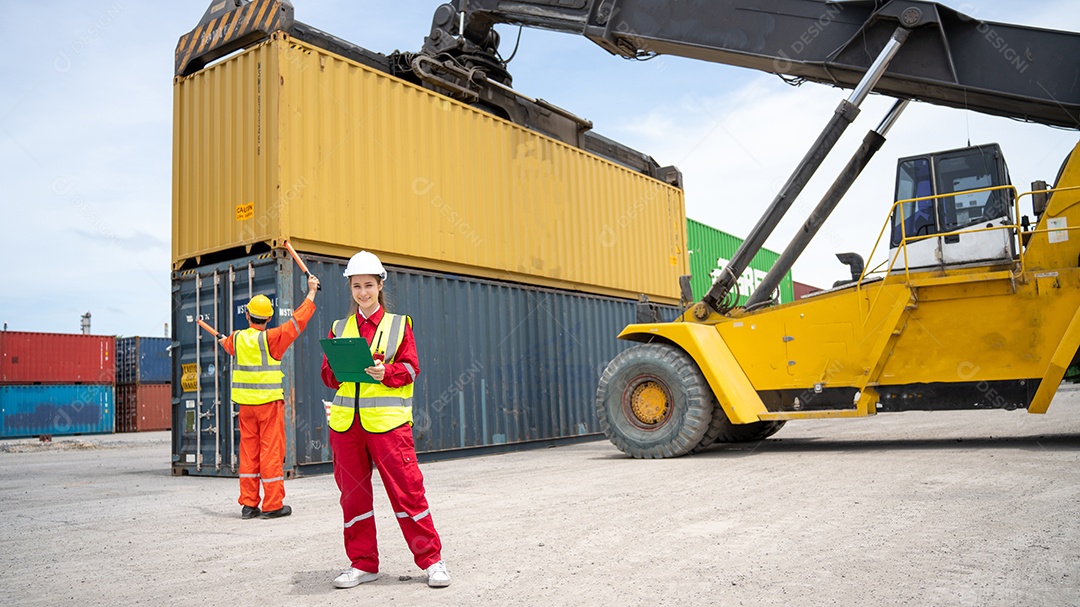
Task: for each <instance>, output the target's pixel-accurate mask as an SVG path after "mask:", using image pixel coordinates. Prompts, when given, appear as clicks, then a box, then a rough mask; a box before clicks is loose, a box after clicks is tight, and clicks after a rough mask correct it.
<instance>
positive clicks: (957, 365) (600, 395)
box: [400, 0, 1080, 458]
mask: <svg viewBox="0 0 1080 607" xmlns="http://www.w3.org/2000/svg"><path fill="white" fill-rule="evenodd" d="M496 24H517V25H521V26H526V27H541V28H546V29H551V30H556V31H562V32H567V33H574V34H580V35H584V36H586V37H588V38H589V39H591V40H593V41H594V42H596V43H597V44H599V45H600V46H601V47H603V48H604V49H606V50H607V51H609V52H611V53H613V54H616V55H621V56H623V57H627V58H632V59H633V58H637V59H641V58H648V57H651V56H653V55H657V54H672V55H679V56H684V57H691V58H697V59H702V60H706V61H714V62H721V63H726V64H731V65H738V66H743V67H748V68H753V69H758V70H763V71H768V72H772V73H777V74H780V75H781V76H783V77H785V78H789V79H797V80H800V81H801V80H806V81H812V82H819V83H825V84H829V85H833V86H837V87H842V88H847V89H851V94H850V96H849V97H847V98H846V99H844V100H843V101H841V103H840V105H839V106H838V107H837V109H836V111H835V113H834V115H833V116H832V117H831V119H830V120H829V121H828V124H827V125H826V126H825V128H824V129H823V131H822V133H821V135H820V136H819V137H818V139H817V141H816V142H815V143H814V145H813V147H812V148H811V149H810V150H809V151H808V152H807V154H806V156H805V157H804V158H803V160H802V161H801V162H800V164H799V165H798V167H797V168H796V169H795V171H794V172H793V174H792V175H791V177H790V178H789V180H788V181H787V183H786V184H785V185H784V186H783V188H782V190H781V191H780V193H779V194H777V196H776V197H775V199H774V200H773V201H772V203H771V204H770V205H769V206H768V208H767V209H766V210H765V212H764V213H763V215H762V217H761V219H760V220H759V221H758V223H757V224H756V225H755V227H754V228H753V230H752V231H751V233H750V234H749V235H748V236H747V238H746V240H745V242H744V244H743V246H742V248H741V249H740V250H739V251H738V252H737V253H736V254H735V255H734V256H733V259H732V260H731V261H730V262H729V264H728V265H727V266H726V267H725V269H724V270H723V272H721V274H720V276H719V278H718V279H717V281H716V282H715V284H714V285H713V287H712V289H711V290H710V291H709V293H708V294H707V295H706V296H705V297H704V298H703V299H702V300H701V301H699V302H696V303H693V302H691V301H689V300H690V299H691V298H690V296H689V295H687V294H686V293H687V291H688V289H687V288H686V287H685V286H684V288H683V291H684V299H685V300H688V301H687V302H686V303H687V309H686V311H685V312H684V313H683V314H682V315H681V316H680V317H679V318H678V319H676V320H675V321H674V322H656V321H657V320H658V319H654V318H649V308H648V307H647V305H646V306H645V307H643V308H642V309H641V310H639V317H640V316H642V314H641V312H643V313H644V316H645V317H646V319H647V320H651V321H652V322H640V323H639V324H633V325H630V326H628V327H626V329H625V330H623V332H622V333H621V334H620V335H619V338H621V339H625V340H631V341H635V342H639V344H638V345H635V346H634V347H631V348H629V349H627V350H625V351H623V352H622V353H621V354H620V355H618V356H617V357H616V358H615V359H614V360H612V361H611V363H610V365H609V366H608V367H607V369H606V370H605V371H604V373H603V376H602V378H601V379H600V383H599V387H598V389H597V395H596V409H597V413H598V415H599V417H600V420H601V425H602V427H603V428H604V431H605V433H606V435H607V436H608V438H609V439H610V440H611V441H612V442H613V443H614V444H615V445H616V446H617V447H619V448H620V449H621V450H622V451H624V452H625V453H627V454H629V455H631V456H633V457H638V458H659V457H676V456H680V455H684V454H687V453H691V452H694V451H696V450H700V449H702V448H704V447H707V446H708V445H710V444H712V443H714V442H717V441H728V442H738V441H753V440H760V439H763V438H765V437H767V436H770V435H771V434H773V433H775V432H776V431H777V430H778V429H779V428H780V427H781V426H782V425H783V424H784V423H785V422H787V421H789V420H799V419H815V418H833V417H866V416H869V415H875V414H877V413H879V412H894V411H911V410H957V409H1027V411H1028V412H1029V413H1045V412H1046V410H1047V407H1048V406H1049V404H1050V401H1051V399H1052V398H1053V397H1054V394H1055V392H1056V390H1057V388H1058V385H1059V384H1060V383H1061V381H1062V379H1063V377H1065V376H1066V370H1067V369H1069V368H1070V367H1072V366H1074V365H1076V364H1077V363H1078V360H1077V359H1078V348H1080V267H1078V266H1080V232H1078V231H1077V228H1078V226H1080V152H1077V151H1076V149H1074V150H1073V152H1072V153H1071V154H1070V155H1069V157H1068V158H1066V159H1065V162H1064V163H1063V164H1062V166H1061V168H1060V170H1058V172H1057V174H1056V178H1055V179H1054V181H1053V182H1052V183H1049V184H1046V183H1041V182H1036V183H1035V184H1033V188H1032V191H1030V192H1026V193H1020V192H1018V191H1017V189H1016V188H1015V187H1014V186H1013V185H1012V184H1011V183H1010V179H1009V174H1008V169H1007V166H1006V164H1005V161H1004V158H1003V156H1002V153H1001V150H1000V149H999V147H998V146H997V145H979V146H970V147H966V148H963V149H957V150H949V151H944V152H938V153H928V154H923V155H918V156H913V157H909V158H903V159H900V160H899V161H898V164H897V177H896V197H895V200H894V201H893V203H892V205H891V208H889V207H888V205H883V206H882V210H883V211H886V210H887V212H885V213H883V220H884V221H883V226H882V228H881V231H880V234H879V237H878V243H877V245H876V246H875V250H874V251H872V252H871V255H870V259H871V260H873V259H875V254H877V255H878V256H884V257H886V261H884V262H883V263H881V264H880V265H877V266H875V267H872V268H866V267H863V265H864V264H863V261H862V258H861V257H859V256H858V255H854V254H844V255H841V256H840V257H841V261H843V262H844V263H847V264H848V265H849V266H850V269H851V278H850V279H849V280H846V281H842V282H841V283H839V284H837V285H834V287H833V288H832V289H830V290H828V291H825V292H822V293H819V294H816V295H814V296H811V297H808V298H804V299H802V300H799V301H795V302H791V303H786V304H782V305H780V304H776V303H775V302H774V301H773V298H772V294H773V292H774V289H775V287H776V285H777V284H778V282H779V278H780V277H782V276H783V275H784V274H785V273H786V272H787V271H788V270H789V269H790V268H791V265H792V263H794V261H795V259H797V258H798V256H799V255H800V254H801V253H802V251H803V250H804V249H805V247H806V244H807V243H808V242H809V241H810V239H811V238H812V237H813V236H814V234H815V233H816V232H817V230H818V229H819V228H820V226H821V224H822V222H824V221H825V219H826V218H827V217H828V215H829V214H830V213H831V211H832V210H833V209H834V208H835V206H836V205H837V203H838V202H839V201H840V199H841V198H842V197H843V195H844V193H845V192H846V191H847V189H848V188H849V186H850V185H851V183H852V182H853V181H854V180H855V178H856V177H857V176H858V174H859V172H860V171H861V170H862V168H863V167H864V166H865V165H866V163H867V162H868V161H869V159H870V158H871V157H872V156H873V154H874V152H875V151H876V150H877V149H878V148H880V147H881V145H882V143H883V142H884V136H885V134H886V132H887V131H888V130H889V128H890V127H892V126H893V124H894V123H895V122H896V120H897V118H898V116H899V115H900V113H901V112H902V111H903V110H904V108H905V107H906V106H907V104H908V103H909V101H912V100H916V101H924V102H929V103H934V104H939V105H945V106H950V107H955V108H961V109H970V110H974V111H979V112H984V113H988V114H992V115H997V116H1006V117H1011V118H1016V119H1020V120H1025V121H1030V122H1035V123H1041V124H1046V125H1053V126H1058V127H1063V128H1067V129H1077V128H1078V127H1080V34H1076V33H1071V32H1061V31H1052V30H1046V29H1037V28H1030V27H1022V26H1016V25H1009V24H1002V23H991V22H986V21H979V20H976V19H973V18H971V17H968V16H966V15H964V14H962V13H959V12H957V11H955V10H953V9H950V8H948V7H946V6H943V5H940V4H936V3H933V2H922V1H916V0H890V1H879V2H872V1H847V2H835V3H833V2H823V1H821V0H678V1H676V0H672V1H670V2H659V1H656V0H533V1H513V2H510V1H505V0H455V1H454V2H451V3H449V4H444V5H442V6H440V7H439V8H438V9H437V11H436V14H435V17H434V19H433V24H432V30H431V34H430V35H429V36H428V37H427V38H426V39H425V45H424V48H423V50H422V51H421V52H420V53H418V54H415V55H409V54H406V55H403V56H401V57H400V59H401V60H402V61H403V62H404V64H407V66H408V69H409V70H411V71H412V73H413V75H414V77H415V78H417V79H419V80H422V81H423V82H425V83H427V84H428V85H429V86H432V87H434V88H436V89H438V90H440V91H443V92H446V93H447V94H450V95H453V96H455V97H458V98H461V99H467V100H469V101H470V102H474V103H475V104H477V105H479V106H482V107H488V108H490V109H491V111H493V112H496V113H499V114H500V115H503V116H504V117H510V118H511V119H512V118H513V116H514V115H515V112H518V113H520V107H518V106H520V104H521V103H524V102H522V101H520V99H518V98H517V97H521V96H520V95H517V97H515V95H516V94H515V93H513V92H512V89H511V88H510V86H509V85H510V79H509V73H508V72H507V71H506V65H505V62H503V61H502V59H501V57H500V56H499V54H498V35H497V33H496V32H495V30H494V29H493V28H494V26H495V25H496ZM508 91H509V92H508ZM871 92H876V93H879V94H883V95H887V96H891V97H894V98H895V99H896V100H897V101H896V103H895V105H894V106H893V108H892V109H891V111H890V112H889V113H888V115H887V116H886V117H885V118H884V120H882V122H881V124H880V125H879V126H878V127H877V128H876V129H874V130H873V131H870V132H869V133H868V134H867V136H866V138H865V139H864V141H863V144H862V146H861V147H860V148H859V150H858V151H857V152H856V153H855V155H854V156H853V157H852V158H851V160H850V161H849V163H848V164H847V166H846V167H845V168H844V170H843V172H842V173H841V174H840V175H839V176H838V177H837V178H836V181H835V182H834V183H833V185H832V187H831V188H830V189H829V190H828V192H827V193H826V194H825V196H824V197H823V198H822V200H821V202H820V203H819V204H818V205H817V207H816V208H815V209H814V211H813V212H812V213H811V215H810V216H809V217H808V218H807V219H806V221H805V223H804V224H803V226H802V228H801V229H800V230H799V232H798V234H797V235H796V236H795V237H794V239H793V240H792V242H791V244H790V245H789V246H788V248H787V249H786V250H785V251H784V253H783V254H782V255H781V257H780V260H779V262H778V263H777V264H776V265H775V266H774V268H773V270H772V271H771V272H770V273H769V275H768V276H767V277H766V279H765V280H764V281H763V282H762V284H761V285H760V286H759V287H758V288H757V289H756V290H755V291H754V292H753V293H752V294H750V297H749V300H748V301H747V302H746V303H745V304H743V305H741V306H737V305H736V302H737V301H738V300H739V299H738V297H737V295H738V294H737V290H735V286H736V284H737V278H738V277H739V276H740V275H741V274H742V273H743V271H744V270H745V269H746V267H747V265H748V264H749V262H750V260H751V258H752V257H753V255H754V253H756V252H757V251H758V250H759V249H760V248H761V247H762V245H763V244H764V242H765V240H766V238H768V237H769V235H770V234H771V233H772V231H773V229H774V228H775V227H776V225H777V224H778V223H779V221H780V219H781V217H782V216H783V215H784V214H785V213H786V212H787V210H788V209H789V208H790V207H791V205H792V203H793V202H794V200H795V198H796V197H797V196H798V194H799V192H800V191H801V190H802V188H803V186H804V185H805V184H806V183H807V181H808V180H809V179H810V177H811V175H812V174H813V173H814V171H815V170H816V169H817V168H818V166H819V165H820V164H821V162H822V160H823V159H824V158H825V156H826V155H827V154H828V152H829V150H830V149H831V148H832V147H833V144H835V142H836V141H837V139H838V138H839V137H840V134H841V133H842V132H843V131H844V129H845V127H846V126H848V125H849V124H850V123H851V122H852V121H853V120H854V118H855V116H856V115H857V114H858V113H859V105H860V104H861V102H862V101H863V100H864V99H865V98H866V96H867V95H868V94H869V93H871ZM528 101H530V102H533V101H536V100H531V99H529V100H528ZM1056 168H1057V167H1048V171H1052V170H1054V169H1056ZM1025 213H1030V215H1028V214H1025ZM886 253H887V254H886Z"/></svg>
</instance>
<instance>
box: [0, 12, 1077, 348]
mask: <svg viewBox="0 0 1080 607" xmlns="http://www.w3.org/2000/svg"><path fill="white" fill-rule="evenodd" d="M209 4H210V3H209V1H207V0H172V1H170V2H160V3H159V2H152V3H151V2H134V1H132V0H78V1H75V0H50V1H40V2H39V1H31V0H25V1H13V0H0V34H2V36H3V37H2V39H4V40H6V41H7V45H8V46H7V48H8V51H7V52H6V53H3V54H2V55H0V84H2V86H0V176H2V178H3V179H2V182H3V184H4V186H5V188H4V189H5V195H4V196H3V200H2V202H0V204H2V205H3V220H2V221H0V242H2V243H3V245H2V246H3V253H4V255H3V261H4V263H0V293H2V296H0V322H2V323H4V324H5V325H6V326H7V328H8V329H9V330H19V331H45V332H60V333H76V332H78V331H79V328H80V317H81V316H82V315H83V314H85V313H87V312H89V313H90V314H91V322H92V330H93V332H94V333H96V334H106V335H108V334H116V335H149V336H158V335H165V334H166V333H165V331H166V324H167V323H169V322H170V315H171V299H170V262H171V259H170V255H171V250H170V240H171V204H172V202H171V170H172V169H171V167H172V160H171V154H172V147H171V145H172V132H171V131H172V109H173V108H172V74H173V53H174V50H175V46H176V41H177V39H178V38H179V37H180V36H181V35H182V34H184V33H186V32H188V31H189V30H191V29H193V28H194V27H195V25H196V24H197V23H198V21H199V19H200V18H201V16H202V14H203V12H204V11H205V10H206V8H207V7H208V6H209ZM438 4H439V3H438V2H434V1H431V2H429V1H427V0H424V1H418V0H408V1H402V2H393V3H390V2H371V1H368V0H338V1H334V0H293V5H294V7H295V14H296V18H297V19H298V20H300V21H303V22H305V23H308V24H310V25H312V26H314V27H317V28H320V29H323V30H325V31H327V32H329V33H331V34H334V35H336V36H338V37H341V38H344V39H346V40H349V41H350V42H353V43H355V44H359V45H361V46H364V47H366V48H368V49H371V50H374V51H378V52H382V53H389V52H391V51H393V50H396V49H397V50H403V51H415V50H418V49H419V47H420V46H421V44H422V42H423V38H424V36H425V35H426V34H427V32H428V30H429V29H430V24H431V15H432V14H433V13H434V10H435V8H436V6H437V5H438ZM946 4H947V5H949V6H951V7H953V8H956V9H958V10H961V11H962V12H964V13H966V14H968V15H970V16H972V17H975V18H977V19H980V20H986V21H999V22H1006V23H1015V24H1022V25H1030V26H1036V27H1046V28H1053V29H1064V30H1070V31H1080V11H1076V10H1075V2H1074V0H1060V1H1041V2H1040V1H1034V2H1026V3H1019V2H1014V1H1009V0H985V1H980V0H974V1H971V0H967V1H964V2H946ZM500 31H501V33H502V37H503V45H504V51H503V55H504V56H508V55H509V51H510V49H511V48H512V46H513V43H514V40H515V37H516V35H517V28H510V27H508V26H502V27H500ZM510 71H511V73H512V74H513V76H514V87H515V88H516V89H518V90H519V91H521V92H523V93H525V94H527V95H529V96H532V97H540V98H543V99H545V100H547V101H549V102H551V103H554V104H556V105H559V106H561V107H563V108H566V109H567V110H569V111H571V112H573V113H575V114H577V115H579V116H583V117H585V118H588V119H589V120H591V121H592V122H593V123H594V129H595V131H596V132H598V133H600V134H602V135H605V136H607V137H610V138H612V139H615V140H617V141H620V142H621V143H624V144H626V145H629V146H630V147H633V148H635V149H637V150H640V151H642V152H645V153H647V154H649V155H651V156H652V157H653V158H655V159H656V160H657V162H659V163H660V164H661V165H675V166H678V167H679V168H680V169H681V170H682V172H683V176H684V182H685V195H686V212H687V216H689V217H691V218H693V219H696V220H698V221H702V222H704V223H706V224H708V225H711V226H714V227H716V228H719V229H721V230H724V231H726V232H729V233H732V234H735V235H738V236H744V235H745V234H746V233H747V232H749V231H750V229H751V228H752V227H753V225H754V224H755V223H756V221H757V220H758V217H759V215H760V213H761V211H762V210H764V208H765V207H766V206H767V205H768V203H769V202H770V201H771V200H772V199H773V197H774V196H775V194H776V193H777V191H778V190H779V188H780V186H781V185H782V184H783V182H784V181H785V180H786V179H787V177H788V176H789V175H790V174H791V171H792V170H793V169H794V168H795V166H796V164H797V162H798V160H799V159H800V158H801V157H802V156H803V155H804V154H805V152H806V150H807V149H808V148H809V146H810V144H811V143H812V142H813V140H814V139H815V138H816V137H817V135H818V133H819V132H820V130H821V129H822V127H823V126H824V125H825V123H826V122H827V120H828V119H829V117H830V116H831V115H832V112H833V110H834V109H835V108H836V106H837V104H838V103H839V102H840V100H841V99H844V98H846V97H847V95H848V92H847V91H843V90H840V89H834V88H830V87H826V86H821V85H815V84H804V85H803V86H801V87H792V86H789V85H788V84H785V83H784V82H782V81H781V80H780V78H778V77H777V76H775V75H771V74H765V73H761V72H757V71H752V70H747V69H742V68H735V67H731V66H724V65H719V64H712V63H705V62H700V61H692V60H687V59H681V58H677V57H667V56H661V57H658V58H656V59H653V60H651V61H649V62H645V63H640V62H631V61H626V60H623V59H619V58H617V57H613V56H611V55H609V54H608V53H606V52H605V51H603V50H602V49H601V48H599V47H598V46H596V45H594V44H593V43H592V42H589V41H588V40H586V39H585V38H583V37H579V36H572V35H566V34H558V33H554V32H545V31H540V30H535V29H525V30H523V31H522V34H521V41H520V46H519V50H518V52H517V55H516V56H515V58H514V59H513V61H512V62H511V64H510ZM890 105H891V100H890V99H888V98H885V97H881V96H877V95H874V96H871V97H870V98H869V99H868V100H867V101H866V102H865V103H864V104H863V106H862V113H861V115H860V116H859V118H858V119H857V120H856V122H855V123H854V124H853V125H852V126H851V127H849V129H848V131H847V133H846V134H845V135H844V137H843V138H842V139H841V140H840V142H839V143H838V144H837V146H836V148H835V149H834V151H833V152H832V154H830V156H829V158H828V160H826V162H825V164H824V165H823V166H822V168H821V170H820V171H819V172H818V174H817V176H816V177H815V178H814V180H812V181H811V182H810V184H809V185H808V186H807V188H806V189H805V190H804V192H803V194H802V196H801V197H800V198H799V199H798V201H797V202H796V203H795V205H794V207H793V209H792V211H791V212H790V213H789V214H788V216H787V217H786V218H785V219H784V221H782V222H781V223H780V225H779V226H778V227H777V229H776V230H775V231H774V233H773V236H772V237H771V238H770V239H769V240H768V242H767V243H766V246H767V247H768V248H770V249H772V250H774V251H781V250H783V249H784V247H785V246H786V245H787V241H788V240H789V239H790V238H791V236H792V235H793V234H794V233H795V231H796V230H797V229H798V227H799V226H800V225H801V223H802V221H803V220H804V218H805V216H806V214H807V213H808V212H809V210H810V209H812V208H813V206H814V205H816V204H817V201H818V200H819V199H820V198H821V196H822V195H823V193H824V192H825V190H826V189H827V188H828V186H829V184H830V183H831V182H832V180H833V179H834V177H835V175H836V174H837V173H838V172H839V170H840V168H841V167H842V166H843V165H844V164H845V163H846V162H847V159H848V158H849V157H850V155H851V153H852V152H853V151H854V150H855V149H856V148H857V147H858V145H859V143H860V142H861V141H862V138H863V136H864V134H865V133H866V131H867V130H869V129H872V128H874V127H875V126H877V124H878V122H879V121H880V120H881V118H882V117H883V116H884V115H885V113H886V112H887V110H888V108H889V106H890ZM1077 139H1078V137H1077V131H1070V130H1062V129H1054V128H1050V127H1045V126H1040V125H1032V124H1022V123H1019V122H1016V121H1012V120H1008V119H1004V118H993V117H989V116H984V115H980V114H976V113H972V112H964V111H961V110H954V109H949V108H940V107H936V106H931V105H928V104H921V103H916V104H912V105H911V107H909V108H908V110H907V111H906V112H905V113H904V115H903V116H902V117H901V118H900V121H899V122H898V123H897V125H896V126H895V127H894V128H893V130H892V131H891V132H890V134H889V138H888V141H887V143H886V144H885V146H884V147H883V148H882V149H881V151H880V152H878V154H877V156H876V157H875V158H874V160H873V161H872V162H871V163H870V165H869V166H868V167H867V168H866V170H865V171H864V173H863V175H862V176H861V177H860V178H859V180H858V181H857V182H856V184H855V185H854V186H853V187H852V189H851V191H850V192H849V194H848V195H847V197H846V198H845V199H844V201H843V202H841V204H840V206H839V207H838V209H837V210H836V211H835V213H834V214H833V216H832V218H830V220H829V222H828V223H826V225H825V227H824V228H823V230H822V232H821V233H820V234H819V236H818V237H817V238H816V239H815V241H814V242H813V243H811V245H810V247H809V248H808V249H807V251H806V253H805V254H804V255H803V256H802V258H800V260H799V261H798V262H797V263H796V265H795V268H794V271H793V273H794V278H795V280H797V281H800V282H805V283H809V284H812V285H817V286H827V285H829V284H831V283H832V282H833V281H834V280H837V279H839V278H843V277H844V275H845V274H846V268H845V267H844V266H842V265H841V264H840V263H839V262H837V261H836V259H835V257H834V254H835V253H837V252H842V251H854V252H858V253H860V254H862V255H863V256H864V257H865V256H868V255H869V253H870V250H871V248H872V247H873V245H874V241H875V239H876V238H877V234H878V232H879V230H880V229H881V227H882V225H883V224H884V221H885V219H886V213H887V211H888V208H889V206H890V205H891V202H892V195H893V187H894V180H895V177H894V171H895V163H896V159H897V158H901V157H904V156H908V155H912V154H917V153H924V152H931V151H938V150H946V149H952V148H957V147H963V146H965V145H967V143H968V142H969V141H970V142H971V143H972V144H979V143H989V142H997V143H999V144H1001V146H1002V148H1003V150H1004V153H1005V157H1006V159H1007V162H1008V163H1009V168H1010V172H1011V174H1012V177H1013V183H1014V184H1016V186H1017V187H1018V188H1019V189H1020V190H1021V191H1026V190H1027V189H1029V188H1028V187H1027V186H1028V185H1029V184H1030V182H1031V181H1033V180H1036V179H1044V180H1047V181H1052V180H1053V179H1054V176H1055V175H1056V173H1057V170H1058V167H1059V166H1060V164H1061V162H1062V160H1063V159H1064V158H1065V155H1066V154H1067V153H1068V152H1069V150H1071V149H1072V147H1073V146H1074V145H1076V143H1077ZM1029 212H1030V210H1029Z"/></svg>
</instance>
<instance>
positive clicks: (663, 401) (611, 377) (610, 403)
mask: <svg viewBox="0 0 1080 607" xmlns="http://www.w3.org/2000/svg"><path fill="white" fill-rule="evenodd" d="M718 408H719V407H718V406H717V405H716V398H715V397H714V396H713V393H712V389H710V388H709V385H708V383H707V382H706V381H705V378H704V377H703V376H702V375H701V371H700V370H698V367H697V364H696V363H695V362H694V360H693V359H692V358H690V356H689V355H688V354H686V353H685V352H683V351H682V350H680V349H678V348H676V347H674V346H670V345H667V344H642V345H638V346H633V347H632V348H629V349H627V350H624V351H623V352H621V353H620V354H619V355H618V356H616V357H615V358H614V359H613V360H612V361H611V363H609V364H608V366H607V368H606V369H605V370H604V374H603V376H602V377H601V378H600V385H599V386H598V387H597V389H596V414H597V416H598V417H599V418H600V427H601V428H602V429H603V431H604V435H605V436H607V437H608V440H610V441H611V442H612V444H614V445H615V446H616V447H618V448H619V450H620V451H622V452H623V453H625V454H627V455H629V456H630V457H635V458H638V459H656V458H663V457H678V456H680V455H685V454H687V453H691V452H693V451H695V450H698V449H700V448H702V447H704V446H707V445H709V444H711V443H712V442H713V441H714V440H715V436H716V434H715V432H714V431H713V430H714V428H713V425H714V424H713V420H714V415H713V411H714V409H718ZM724 419H725V420H726V419H727V418H726V417H725V418H724ZM706 441H707V442H706Z"/></svg>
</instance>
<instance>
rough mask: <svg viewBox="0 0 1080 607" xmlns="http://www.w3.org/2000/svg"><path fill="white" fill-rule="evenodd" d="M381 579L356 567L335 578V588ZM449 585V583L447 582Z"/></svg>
mask: <svg viewBox="0 0 1080 607" xmlns="http://www.w3.org/2000/svg"><path fill="white" fill-rule="evenodd" d="M377 579H379V574H378V573H368V572H367V571H363V570H361V569H357V568H356V567H349V568H348V569H346V570H345V571H342V572H341V575H339V576H337V577H336V578H334V586H337V587H338V588H352V587H354V586H359V585H360V584H363V583H365V582H374V581H375V580H377ZM447 583H449V581H448V582H447Z"/></svg>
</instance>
